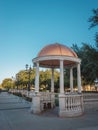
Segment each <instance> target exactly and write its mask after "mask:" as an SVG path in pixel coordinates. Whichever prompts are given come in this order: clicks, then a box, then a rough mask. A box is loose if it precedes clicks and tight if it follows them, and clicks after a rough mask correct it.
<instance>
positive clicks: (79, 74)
mask: <svg viewBox="0 0 98 130" xmlns="http://www.w3.org/2000/svg"><path fill="white" fill-rule="evenodd" d="M77 85H78V92H79V93H81V72H80V63H78V64H77Z"/></svg>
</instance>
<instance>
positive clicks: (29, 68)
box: [25, 64, 31, 91]
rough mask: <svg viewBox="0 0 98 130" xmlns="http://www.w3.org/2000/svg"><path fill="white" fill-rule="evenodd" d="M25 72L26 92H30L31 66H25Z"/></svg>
mask: <svg viewBox="0 0 98 130" xmlns="http://www.w3.org/2000/svg"><path fill="white" fill-rule="evenodd" d="M25 67H26V71H27V73H28V91H30V76H31V66H29V65H28V64H26V65H25Z"/></svg>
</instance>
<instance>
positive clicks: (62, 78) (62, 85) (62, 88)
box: [60, 60, 64, 93]
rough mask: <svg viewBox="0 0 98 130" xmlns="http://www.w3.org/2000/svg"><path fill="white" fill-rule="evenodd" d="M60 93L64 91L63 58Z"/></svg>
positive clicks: (61, 62)
mask: <svg viewBox="0 0 98 130" xmlns="http://www.w3.org/2000/svg"><path fill="white" fill-rule="evenodd" d="M60 93H64V66H63V60H60Z"/></svg>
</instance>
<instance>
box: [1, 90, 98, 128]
mask: <svg viewBox="0 0 98 130" xmlns="http://www.w3.org/2000/svg"><path fill="white" fill-rule="evenodd" d="M30 106H31V103H29V102H27V101H25V100H23V99H22V98H19V97H17V96H14V95H12V94H8V93H6V92H2V93H0V130H98V102H92V103H85V113H84V115H82V116H80V117H77V118H59V117H58V116H57V114H56V113H57V108H56V109H55V110H54V111H51V110H50V111H48V112H45V113H42V114H40V115H34V114H31V113H30Z"/></svg>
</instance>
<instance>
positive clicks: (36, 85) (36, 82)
mask: <svg viewBox="0 0 98 130" xmlns="http://www.w3.org/2000/svg"><path fill="white" fill-rule="evenodd" d="M35 92H39V62H37V63H36V77H35Z"/></svg>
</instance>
